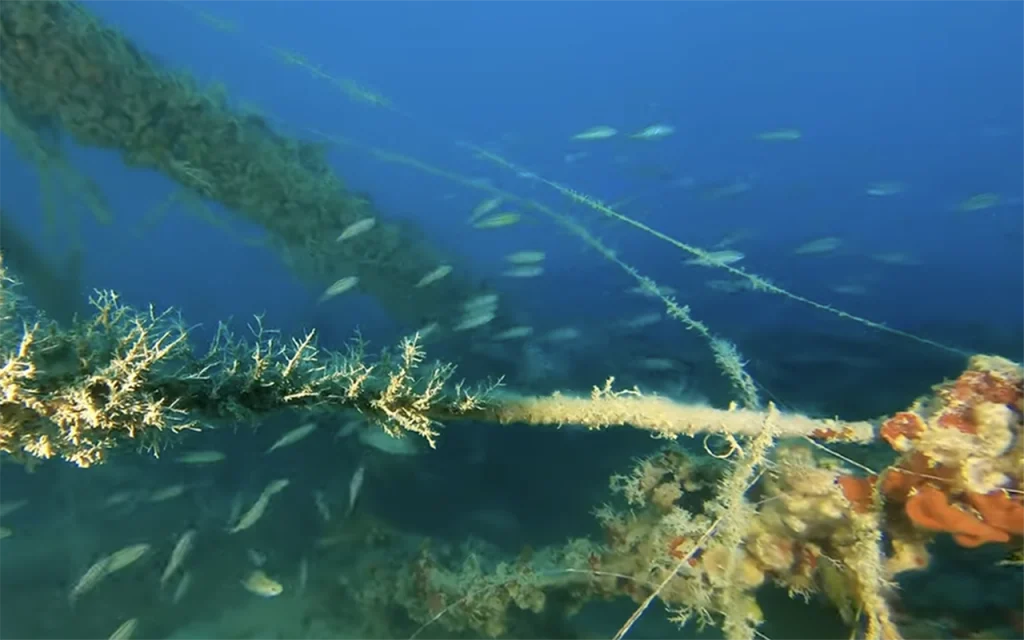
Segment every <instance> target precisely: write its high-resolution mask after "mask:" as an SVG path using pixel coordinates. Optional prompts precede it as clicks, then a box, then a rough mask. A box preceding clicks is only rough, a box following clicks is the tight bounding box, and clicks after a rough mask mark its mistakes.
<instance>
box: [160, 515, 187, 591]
mask: <svg viewBox="0 0 1024 640" xmlns="http://www.w3.org/2000/svg"><path fill="white" fill-rule="evenodd" d="M195 539H196V530H195V529H189V530H188V531H186V532H185V533H183V534H181V537H180V538H178V542H177V544H175V545H174V549H173V550H172V551H171V559H170V560H168V561H167V567H165V568H164V572H163V574H162V575H161V576H160V586H161V587H163V586H164V585H165V584H167V581H168V580H169V579H170V577H171V576H172V575H174V572H175V571H177V570H178V569H179V568H181V563H183V562H184V561H185V558H186V557H187V556H188V554H189V552H190V551H192V544H193V543H194V542H195Z"/></svg>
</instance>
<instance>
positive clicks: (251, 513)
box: [228, 479, 288, 533]
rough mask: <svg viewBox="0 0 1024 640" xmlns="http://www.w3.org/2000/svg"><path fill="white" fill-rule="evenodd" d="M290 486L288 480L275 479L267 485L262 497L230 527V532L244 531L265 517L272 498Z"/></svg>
mask: <svg viewBox="0 0 1024 640" xmlns="http://www.w3.org/2000/svg"><path fill="white" fill-rule="evenodd" d="M287 486H288V480H286V479H281V480H274V481H273V482H271V483H270V484H268V485H267V488H266V489H264V490H263V493H261V494H260V497H259V498H258V499H257V500H256V502H254V503H253V505H252V507H250V508H249V510H248V511H246V512H245V514H244V515H243V516H242V517H241V519H239V521H238V524H236V525H235V526H233V527H231V528H230V529H228V533H238V532H239V531H244V530H245V529H248V528H249V527H251V526H252V525H254V524H256V522H257V521H258V520H259V519H260V518H262V517H263V514H264V512H265V511H266V510H267V505H269V504H270V499H271V498H272V497H273V496H275V495H276V494H278V493H280V492H281V490H282V489H284V488H285V487H287Z"/></svg>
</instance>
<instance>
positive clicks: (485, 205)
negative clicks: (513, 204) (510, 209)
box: [469, 196, 505, 223]
mask: <svg viewBox="0 0 1024 640" xmlns="http://www.w3.org/2000/svg"><path fill="white" fill-rule="evenodd" d="M504 200H505V199H504V198H503V197H502V196H496V197H494V198H489V199H487V200H484V201H483V202H481V203H480V204H478V205H476V207H475V208H474V209H473V213H471V214H470V216H469V222H470V223H473V222H476V221H477V220H479V219H480V218H482V217H484V216H486V215H487V214H488V213H490V212H492V211H494V210H496V209H497V208H498V207H499V206H501V203H502V202H503V201H504Z"/></svg>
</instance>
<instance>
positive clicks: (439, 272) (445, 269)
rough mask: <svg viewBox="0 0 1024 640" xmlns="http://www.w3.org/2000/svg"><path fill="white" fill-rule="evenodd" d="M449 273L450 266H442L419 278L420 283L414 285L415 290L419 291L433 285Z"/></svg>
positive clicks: (450, 270)
mask: <svg viewBox="0 0 1024 640" xmlns="http://www.w3.org/2000/svg"><path fill="white" fill-rule="evenodd" d="M451 272H452V266H451V265H450V264H442V265H441V266H440V267H438V268H436V269H434V270H433V271H431V272H430V273H428V274H427V275H425V276H423V277H422V278H420V281H419V282H417V283H416V288H417V289H419V288H421V287H425V286H427V285H428V284H433V283H434V282H437V281H438V280H440V279H441V278H444V277H445V276H446V275H448V274H449V273H451Z"/></svg>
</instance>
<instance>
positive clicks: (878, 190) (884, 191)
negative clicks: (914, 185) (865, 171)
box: [866, 182, 904, 198]
mask: <svg viewBox="0 0 1024 640" xmlns="http://www.w3.org/2000/svg"><path fill="white" fill-rule="evenodd" d="M903 191H904V186H903V183H902V182H873V183H871V184H870V185H868V188H867V190H866V193H867V194H868V195H869V196H875V197H876V198H884V197H885V196H894V195H897V194H900V193H903Z"/></svg>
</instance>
